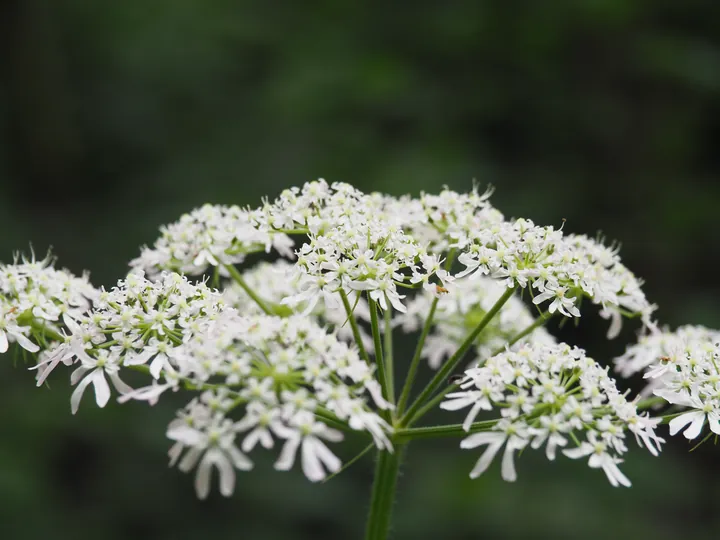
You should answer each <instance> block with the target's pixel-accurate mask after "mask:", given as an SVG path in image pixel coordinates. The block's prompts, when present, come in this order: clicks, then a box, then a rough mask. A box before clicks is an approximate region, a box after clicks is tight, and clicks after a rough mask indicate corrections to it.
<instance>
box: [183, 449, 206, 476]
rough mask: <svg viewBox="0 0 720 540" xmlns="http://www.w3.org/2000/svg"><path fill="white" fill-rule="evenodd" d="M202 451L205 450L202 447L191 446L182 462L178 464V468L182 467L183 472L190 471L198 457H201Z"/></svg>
mask: <svg viewBox="0 0 720 540" xmlns="http://www.w3.org/2000/svg"><path fill="white" fill-rule="evenodd" d="M202 453H203V451H202V449H201V448H191V449H190V450H188V451H187V453H186V454H185V455H184V456H183V458H182V459H181V460H180V463H179V464H178V469H180V470H181V471H182V472H188V471H190V470H191V469H192V468H193V467H194V466H195V464H196V463H197V462H198V459H200V456H201V455H202Z"/></svg>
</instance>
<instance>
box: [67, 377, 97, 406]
mask: <svg viewBox="0 0 720 540" xmlns="http://www.w3.org/2000/svg"><path fill="white" fill-rule="evenodd" d="M91 382H92V375H89V376H87V377H85V378H84V379H83V380H82V381H80V384H78V385H77V386H76V387H75V390H74V391H73V393H72V396H70V410H71V411H72V413H73V414H75V413H76V412H77V410H78V407H79V406H80V400H81V399H82V396H83V393H84V392H85V388H87V386H88V385H89V384H90V383H91Z"/></svg>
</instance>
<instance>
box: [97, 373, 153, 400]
mask: <svg viewBox="0 0 720 540" xmlns="http://www.w3.org/2000/svg"><path fill="white" fill-rule="evenodd" d="M109 377H110V380H111V381H112V383H113V386H114V387H115V390H117V391H118V392H119V393H120V394H127V393H129V392H132V391H133V389H132V388H131V387H130V386H128V385H127V384H125V382H123V380H122V379H121V378H120V375H119V374H118V373H112V374H110V375H109ZM158 395H160V392H158Z"/></svg>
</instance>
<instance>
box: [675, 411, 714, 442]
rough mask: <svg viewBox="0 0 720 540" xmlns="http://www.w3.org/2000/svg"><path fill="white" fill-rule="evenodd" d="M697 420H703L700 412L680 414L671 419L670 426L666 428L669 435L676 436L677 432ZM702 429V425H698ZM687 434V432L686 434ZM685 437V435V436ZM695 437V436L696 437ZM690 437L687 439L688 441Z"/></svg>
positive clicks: (703, 415) (703, 416)
mask: <svg viewBox="0 0 720 540" xmlns="http://www.w3.org/2000/svg"><path fill="white" fill-rule="evenodd" d="M698 418H700V419H701V420H702V419H704V418H705V413H703V412H702V411H691V412H688V413H685V414H682V415H680V416H678V417H677V418H673V419H672V420H670V424H668V427H669V428H670V435H676V434H677V433H678V432H679V431H681V430H682V429H683V428H684V427H685V426H686V425H688V424H690V423H691V422H694V421H696V420H697V419H698ZM700 427H701V428H702V424H701V425H700ZM691 428H692V426H691ZM686 433H687V432H686ZM685 436H686V437H687V434H686V435H685ZM696 437H697V435H696ZM689 438H690V437H688V439H689Z"/></svg>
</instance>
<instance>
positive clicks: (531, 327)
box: [405, 312, 552, 426]
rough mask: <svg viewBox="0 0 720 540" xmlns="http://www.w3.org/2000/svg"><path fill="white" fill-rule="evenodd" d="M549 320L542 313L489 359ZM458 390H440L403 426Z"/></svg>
mask: <svg viewBox="0 0 720 540" xmlns="http://www.w3.org/2000/svg"><path fill="white" fill-rule="evenodd" d="M550 318H552V315H551V314H549V313H547V312H546V313H543V314H542V315H541V316H540V317H539V318H537V319H535V321H534V322H533V323H532V324H530V325H528V326H527V327H526V328H525V329H524V330H522V331H521V332H519V333H518V334H516V335H514V336H513V337H512V338H511V339H510V340H509V341H508V342H507V343H506V344H505V345H503V346H502V347H498V349H496V350H495V351H493V352H492V353H491V354H490V358H492V357H493V356H495V355H497V354H500V353H501V352H503V351H504V350H505V347H510V346H512V345H514V344H515V343H517V342H518V341H520V340H521V339H522V338H524V337H525V336H527V335H528V334H530V333H531V332H532V331H533V330H535V329H536V328H538V327H540V326H542V325H543V324H545V323H546V322H547V321H548V320H549V319H550ZM481 364H482V362H479V363H478V365H481ZM458 389H459V386H458V385H457V384H454V383H452V384H450V385H448V387H447V388H444V389H443V390H442V392H440V393H439V394H438V395H436V396H435V397H434V398H432V399H431V400H430V401H428V402H427V403H426V404H425V405H423V406H422V407H420V408H419V409H418V411H417V412H416V413H415V416H414V417H412V418H408V421H407V423H406V424H405V425H406V426H410V425H412V424H413V423H415V422H417V421H418V420H419V419H420V418H422V417H423V416H425V415H426V414H427V413H428V411H430V410H432V409H434V408H435V407H436V406H437V405H438V404H440V402H441V401H442V400H443V399H445V396H446V395H448V394H449V393H450V392H454V391H455V390H458Z"/></svg>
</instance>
